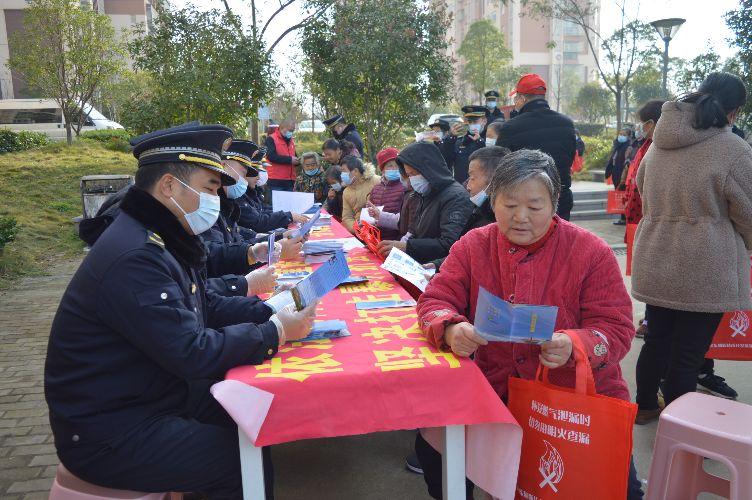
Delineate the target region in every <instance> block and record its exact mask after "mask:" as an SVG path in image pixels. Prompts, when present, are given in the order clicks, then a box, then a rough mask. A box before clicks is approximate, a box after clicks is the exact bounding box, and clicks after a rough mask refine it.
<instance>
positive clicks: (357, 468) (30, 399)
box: [0, 221, 752, 500]
mask: <svg viewBox="0 0 752 500" xmlns="http://www.w3.org/2000/svg"><path fill="white" fill-rule="evenodd" d="M582 225H583V226H585V227H587V228H588V229H589V230H591V231H594V232H596V233H597V234H599V235H601V236H602V237H603V238H604V239H605V240H606V241H607V242H608V243H609V244H611V245H612V246H614V245H618V244H619V243H620V242H621V235H622V234H623V230H624V228H623V226H620V227H617V226H612V225H611V222H610V221H589V222H588V221H586V222H583V223H582ZM620 254H621V255H619V256H618V258H619V261H620V264H621V265H622V269H623V266H624V261H625V257H624V255H623V252H620ZM78 262H79V261H78V260H76V261H72V262H66V263H62V264H60V265H58V266H55V267H54V268H51V269H50V274H51V275H50V276H45V277H38V278H27V279H24V280H23V281H22V282H21V283H20V284H19V285H18V286H17V287H16V288H14V289H12V290H10V291H7V292H3V293H0V346H1V347H0V499H22V498H23V499H42V498H44V499H46V498H47V495H48V491H49V487H50V485H51V483H52V478H53V477H54V474H55V466H56V465H57V463H58V460H57V456H56V455H55V448H54V445H53V443H52V435H51V433H50V429H49V424H48V420H47V406H46V404H45V402H44V394H43V385H42V375H43V370H44V358H45V353H46V346H47V337H48V335H49V330H50V324H51V322H52V318H53V316H54V314H55V310H56V309H57V304H58V302H59V300H60V296H61V295H62V293H63V291H64V290H65V287H66V285H67V283H68V281H69V280H70V277H71V275H72V274H73V272H74V271H75V270H76V268H77V266H78ZM625 281H626V284H627V286H628V287H629V278H625ZM643 310H644V307H643V306H642V304H635V318H636V319H637V318H639V317H641V315H642V312H643ZM641 346H642V341H641V340H635V341H634V343H633V345H632V349H631V350H630V352H629V354H628V355H627V357H626V358H625V359H624V361H623V362H622V369H623V372H624V378H625V379H626V380H627V381H628V382H629V385H630V391H631V392H632V394H634V367H635V364H636V361H637V355H638V354H639V350H640V347H641ZM716 371H717V373H719V374H720V375H722V376H724V377H726V378H727V380H728V382H729V384H730V385H731V386H732V387H734V388H736V389H737V390H738V391H739V393H740V397H739V399H740V401H743V402H747V403H749V402H752V384H749V383H748V380H749V378H750V377H751V376H752V364H750V363H739V362H736V363H735V362H719V363H716ZM353 404H357V402H356V401H354V402H353ZM655 427H656V425H655V424H651V425H647V426H642V427H640V426H636V427H635V431H634V455H635V462H636V464H637V469H638V474H639V475H640V477H645V476H646V475H647V472H648V469H649V466H650V458H651V454H652V446H653V438H654V435H655ZM413 438H414V434H413V433H412V432H410V431H402V432H388V433H378V434H371V435H368V436H354V437H349V438H337V439H322V440H310V441H303V442H298V443H288V444H285V445H281V446H276V447H274V450H273V453H274V461H275V475H276V478H277V486H276V488H275V493H276V496H277V498H278V499H281V500H288V499H290V500H292V499H300V498H309V499H312V500H315V499H329V498H359V499H365V500H371V499H372V500H377V499H383V498H394V499H398V500H401V499H427V498H428V495H427V494H426V492H425V487H424V485H423V480H422V477H420V476H417V475H415V474H411V473H408V472H406V471H405V470H404V468H403V460H404V457H405V456H406V454H407V453H408V452H409V451H410V449H411V447H412V440H413ZM711 468H712V470H713V472H716V473H718V472H721V470H720V467H719V466H718V465H717V464H713V465H711ZM312 491H315V492H316V493H315V494H313V495H312V494H311V492H312ZM702 498H709V497H702Z"/></svg>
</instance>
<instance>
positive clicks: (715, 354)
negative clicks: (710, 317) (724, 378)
mask: <svg viewBox="0 0 752 500" xmlns="http://www.w3.org/2000/svg"><path fill="white" fill-rule="evenodd" d="M750 275H752V269H750ZM750 326H752V311H732V312H727V313H726V314H724V315H723V318H722V319H721V324H720V325H718V329H717V330H716V331H715V335H714V336H713V341H712V342H711V343H710V349H708V352H707V354H705V357H706V358H711V359H728V360H731V361H752V328H750Z"/></svg>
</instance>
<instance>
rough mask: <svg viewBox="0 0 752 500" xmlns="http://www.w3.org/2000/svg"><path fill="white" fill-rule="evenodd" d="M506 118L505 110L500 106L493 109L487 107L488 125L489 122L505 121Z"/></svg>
mask: <svg viewBox="0 0 752 500" xmlns="http://www.w3.org/2000/svg"><path fill="white" fill-rule="evenodd" d="M505 120H506V118H504V112H503V111H502V110H500V109H499V108H498V107H496V108H494V110H493V111H491V110H489V109H488V108H486V126H488V124H489V123H493V122H503V121H505Z"/></svg>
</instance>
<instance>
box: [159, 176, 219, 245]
mask: <svg viewBox="0 0 752 500" xmlns="http://www.w3.org/2000/svg"><path fill="white" fill-rule="evenodd" d="M175 179H176V180H177V181H178V182H179V183H180V184H182V185H183V186H185V187H187V188H188V189H190V190H191V191H193V192H194V193H196V194H197V195H198V208H197V209H196V210H194V211H193V212H190V213H188V212H186V211H185V210H184V209H183V207H181V206H180V203H178V202H177V200H176V199H175V198H170V199H171V200H172V202H173V203H174V204H175V205H177V206H178V208H179V209H180V211H181V212H183V216H184V217H185V221H186V222H187V223H188V227H190V228H191V231H192V232H193V234H194V235H196V236H198V235H199V234H201V233H203V232H204V231H207V230H208V229H211V227H212V226H213V225H214V223H215V222H217V219H218V218H219V196H217V195H213V194H209V193H199V192H198V191H196V190H195V189H193V188H192V187H191V186H189V185H188V184H186V183H185V182H183V181H181V180H180V179H178V178H177V177H176V178H175Z"/></svg>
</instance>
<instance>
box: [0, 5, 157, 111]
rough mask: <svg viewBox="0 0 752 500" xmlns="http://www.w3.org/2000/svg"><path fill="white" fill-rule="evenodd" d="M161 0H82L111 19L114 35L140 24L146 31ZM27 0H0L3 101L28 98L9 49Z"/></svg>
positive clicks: (0, 89) (1, 86) (0, 65)
mask: <svg viewBox="0 0 752 500" xmlns="http://www.w3.org/2000/svg"><path fill="white" fill-rule="evenodd" d="M157 1H158V0H81V7H82V8H89V9H94V10H96V11H97V12H100V13H102V14H106V15H108V16H110V19H112V24H113V26H114V28H115V32H116V33H118V34H122V33H124V32H128V31H131V30H132V29H134V28H135V27H136V26H138V25H139V24H145V25H146V26H147V28H148V27H149V26H150V25H151V23H152V21H153V18H154V17H155V16H156V11H155V5H156V2H157ZM26 7H27V2H26V0H0V98H1V99H21V98H24V97H29V96H28V95H26V93H25V85H24V82H23V79H22V78H21V77H20V75H18V74H16V73H15V72H11V70H10V68H8V58H9V57H10V48H9V46H8V38H9V37H10V36H11V35H12V34H13V33H15V32H16V31H18V30H22V29H24V28H23V17H24V13H23V11H24V9H26Z"/></svg>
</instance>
